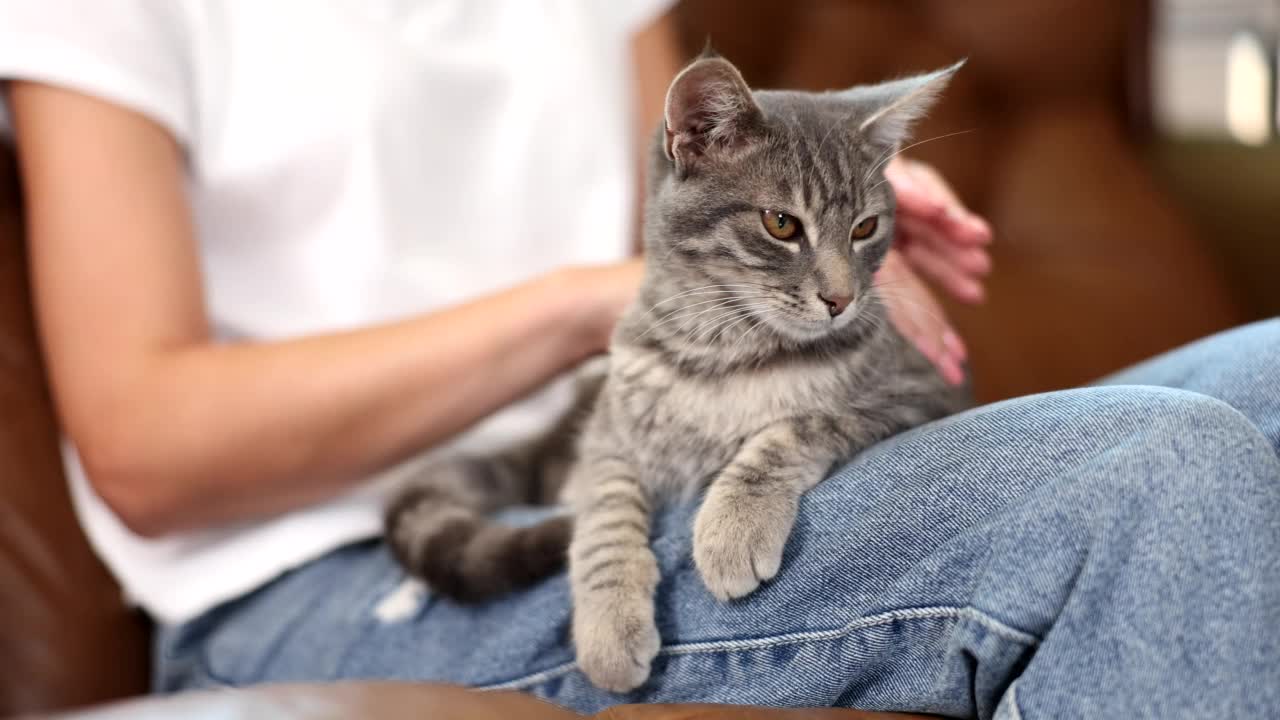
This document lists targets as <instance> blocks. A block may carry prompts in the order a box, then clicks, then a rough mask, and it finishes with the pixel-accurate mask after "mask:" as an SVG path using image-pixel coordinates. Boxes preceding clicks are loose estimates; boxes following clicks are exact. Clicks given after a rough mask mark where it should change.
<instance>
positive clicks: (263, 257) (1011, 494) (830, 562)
mask: <svg viewBox="0 0 1280 720" xmlns="http://www.w3.org/2000/svg"><path fill="white" fill-rule="evenodd" d="M661 11H662V7H661V3H646V2H635V3H612V2H611V3H590V2H587V1H586V0H581V1H578V2H573V1H569V0H566V1H565V2H560V3H549V2H548V3H543V4H534V3H501V2H480V1H475V0H472V1H471V2H465V3H463V2H436V3H426V2H411V1H408V0H403V1H400V0H383V1H381V2H376V3H371V2H359V3H356V2H350V3H346V2H340V1H339V0H332V1H330V2H311V3H306V4H285V3H238V2H234V1H233V0H210V1H209V2H204V3H197V2H193V1H192V2H156V1H153V0H99V1H98V2H95V3H92V4H90V3H76V2H73V1H72V0H56V1H51V0H42V1H40V2H35V1H34V0H27V1H23V0H0V76H3V77H5V78H7V79H9V80H11V81H12V82H10V83H9V85H8V87H7V102H8V106H9V110H10V114H11V116H12V120H13V125H14V130H15V137H16V140H17V144H18V149H19V155H20V160H21V163H22V173H23V181H24V185H25V189H26V197H27V203H28V211H29V221H30V232H31V241H32V248H31V249H32V262H33V277H34V284H35V290H36V300H37V305H38V312H39V320H40V327H41V334H42V338H43V341H44V343H45V347H46V352H47V355H48V359H49V368H50V373H51V377H52V382H53V389H54V393H55V397H56V400H57V403H58V408H59V412H60V415H61V418H62V422H63V426H64V428H65V431H66V434H67V437H68V440H69V442H68V446H67V447H68V451H67V460H68V470H69V474H70V476H71V481H72V484H73V490H74V496H75V498H76V501H77V509H78V511H79V513H80V517H81V520H82V522H83V523H84V525H85V527H86V530H87V532H88V533H89V535H90V537H91V539H92V540H93V542H94V544H95V547H96V548H97V549H98V551H99V553H100V554H101V555H102V556H103V558H104V560H105V561H106V562H107V563H108V565H109V566H110V567H111V569H112V570H113V571H114V572H115V574H116V575H117V577H118V578H119V579H120V580H121V582H122V584H123V586H124V587H125V588H126V590H127V592H129V593H130V595H131V596H132V597H133V598H134V599H135V600H136V601H137V602H138V603H139V604H140V605H141V606H142V607H143V608H145V609H146V610H147V611H148V612H149V613H151V615H152V616H153V617H155V618H156V619H157V620H158V621H159V622H160V624H161V626H162V627H161V631H160V633H159V641H158V646H157V653H158V654H157V658H156V659H157V680H156V684H157V687H158V688H159V689H164V690H173V689H180V688H187V687H197V686H202V685H210V684H225V683H229V684H242V683H254V682H262V681H269V680H325V679H335V678H343V677H403V678H420V679H430V680H442V681H450V682H464V683H468V684H472V685H485V686H506V687H518V688H522V689H528V690H530V691H533V692H536V693H538V694H541V695H543V696H546V697H550V698H552V699H554V700H556V701H558V702H563V703H566V704H570V705H573V706H575V707H578V708H581V709H591V708H597V707H600V706H602V705H606V704H610V703H612V702H616V701H618V700H619V698H617V697H613V696H609V695H607V694H605V693H601V692H599V691H597V690H595V689H594V688H592V687H590V685H589V684H587V683H586V681H585V679H584V678H583V677H582V676H581V675H580V674H579V673H577V672H575V671H574V668H573V666H572V663H571V660H572V654H571V649H570V647H569V644H568V642H567V638H566V637H565V628H566V627H567V618H568V613H569V607H568V601H567V593H566V591H565V587H564V583H563V581H562V580H555V581H551V582H548V583H545V584H543V585H541V586H539V587H537V588H535V589H533V590H531V591H529V592H527V593H522V594H520V595H518V596H516V597H513V598H510V599H508V600H505V601H502V602H499V603H495V604H493V605H488V606H484V607H479V608H464V607H458V606H455V605H452V604H450V603H446V602H442V601H438V600H436V599H435V598H434V597H432V596H430V595H423V593H422V591H421V589H420V588H418V587H417V586H416V585H412V584H404V578H403V576H402V574H401V573H400V572H399V571H398V569H396V567H395V566H394V564H393V563H392V562H390V560H389V559H388V557H387V555H386V552H385V549H384V548H383V547H382V545H381V543H380V542H378V541H377V540H376V535H377V533H378V531H379V516H380V513H379V509H380V503H381V501H382V499H383V498H384V497H385V493H386V489H387V487H388V486H390V485H394V484H395V482H396V480H397V477H399V476H401V475H402V474H403V473H406V472H411V471H412V463H409V464H405V461H408V460H410V458H412V457H414V456H415V455H416V454H417V453H418V452H419V451H420V450H421V449H423V448H432V447H438V446H443V445H454V446H463V445H465V446H471V447H476V448H488V447H494V446H497V445H501V444H503V443H505V442H508V441H510V440H512V439H514V438H516V437H519V436H521V435H524V434H527V433H529V432H532V431H534V430H536V429H537V428H538V427H539V425H540V423H543V422H545V421H546V419H547V418H548V417H550V416H552V415H553V414H554V412H555V410H556V409H557V408H559V407H562V406H563V403H564V397H563V395H564V393H563V388H560V387H558V386H555V385H553V386H552V387H551V388H549V389H546V390H540V388H543V386H544V385H546V384H547V383H548V382H549V381H551V380H552V379H553V378H555V377H556V376H557V375H558V374H560V373H561V372H562V371H564V370H566V369H568V368H570V367H572V366H573V365H574V364H575V363H577V362H578V361H580V360H581V359H583V358H586V357H588V356H590V355H592V354H595V353H598V352H600V351H601V350H602V349H603V348H604V346H605V342H606V338H607V337H608V334H609V330H610V328H611V326H612V324H613V322H614V320H615V318H617V316H618V315H619V313H620V312H621V310H622V308H623V307H625V305H626V304H627V302H629V300H630V298H631V295H632V293H633V291H634V288H635V286H636V284H637V282H638V272H639V270H638V265H637V263H636V262H635V261H634V260H631V261H629V260H627V259H626V258H627V257H628V256H629V255H630V254H631V252H630V251H631V248H632V242H631V238H632V237H633V228H632V227H631V225H632V222H631V218H633V217H634V212H633V210H632V207H633V205H634V203H633V202H632V200H633V197H634V196H635V194H636V193H635V190H634V188H635V187H636V183H634V182H633V181H632V179H631V175H632V172H631V170H632V169H633V168H635V167H637V165H638V164H637V163H636V162H635V161H634V158H635V157H636V156H637V154H638V150H639V147H640V146H641V145H642V144H643V143H644V142H645V141H646V138H647V137H648V136H649V131H650V129H651V128H652V126H653V124H654V123H655V122H656V119H657V118H658V116H659V112H658V108H659V107H660V106H661V101H662V94H663V90H664V89H665V84H666V81H667V80H668V79H669V78H670V76H671V75H672V74H673V72H674V70H675V68H676V63H677V59H676V57H675V53H674V52H673V50H672V48H673V43H672V40H671V34H670V29H669V27H668V26H667V21H665V20H662V19H655V18H658V15H659V14H660V12H661ZM641 28H646V29H643V30H641ZM628 48H631V49H632V50H633V51H634V53H635V60H634V62H631V61H629V59H628V57H627V52H626V50H627V49H628ZM633 66H634V69H635V70H636V71H637V72H636V74H635V76H634V78H635V81H634V89H635V91H636V101H635V103H634V106H635V113H636V114H635V116H634V117H628V115H627V113H626V110H625V109H626V108H627V107H628V106H629V105H631V104H632V103H630V102H629V101H628V97H627V96H626V88H627V87H628V86H629V85H631V84H632V83H631V82H630V81H631V79H632V76H631V70H632V67H633ZM892 179H893V182H894V184H895V189H896V190H897V191H898V192H899V195H900V198H901V201H902V202H901V205H902V207H901V212H902V213H903V215H904V222H903V223H902V224H903V226H904V227H905V228H907V232H908V235H907V236H906V237H903V238H900V241H901V242H903V243H904V245H905V246H907V247H909V248H913V249H912V250H911V254H910V255H909V257H911V258H912V259H913V261H914V262H913V263H911V264H912V265H914V266H916V267H918V268H920V269H921V270H923V271H925V272H927V273H929V274H931V275H933V276H934V279H935V280H938V281H940V282H941V284H942V285H943V287H945V288H946V289H948V290H949V291H951V292H953V293H954V294H956V295H957V296H958V297H961V298H962V299H968V300H976V299H979V298H980V296H981V285H980V282H979V279H980V277H981V275H982V274H983V273H984V272H985V271H986V267H987V261H986V255H985V252H984V251H983V250H982V246H983V245H984V244H985V243H986V242H987V241H988V240H989V231H988V230H987V228H986V226H985V224H984V223H983V222H982V221H981V220H979V219H977V218H974V217H973V216H972V215H970V214H969V213H967V212H966V211H964V210H963V208H961V207H960V206H959V204H958V203H957V202H956V201H955V199H954V197H953V196H952V195H951V194H950V193H949V192H948V191H947V189H946V187H945V185H944V184H942V183H941V181H940V180H938V179H937V177H936V175H934V174H932V173H931V172H930V171H928V170H927V169H925V168H921V167H919V166H915V165H910V164H905V163H899V164H897V165H895V167H894V170H893V175H892ZM886 273H888V274H889V275H890V277H889V278H888V280H890V281H892V282H894V283H897V284H901V285H904V286H906V287H909V288H911V290H910V294H905V293H903V294H897V293H896V294H895V295H903V296H905V297H908V298H910V300H909V302H907V303H906V304H904V305H900V306H897V307H895V308H894V317H895V322H897V323H898V324H899V326H900V327H901V328H902V329H903V330H904V331H905V332H907V333H908V334H909V335H911V336H912V337H913V338H915V339H916V340H917V343H918V344H920V345H921V347H922V349H924V350H925V351H926V352H927V353H928V354H929V355H930V356H931V357H932V358H934V360H935V362H937V364H938V366H939V368H940V370H941V371H942V372H943V373H944V374H945V375H947V376H948V377H951V378H953V379H954V378H956V377H957V375H958V368H959V364H960V363H961V362H962V361H963V353H964V351H963V346H962V345H961V344H960V342H959V341H958V339H956V338H955V337H954V334H953V333H950V331H949V330H947V329H946V328H945V327H944V326H941V325H939V324H938V322H936V321H933V320H931V319H930V318H931V315H933V314H936V306H934V305H932V304H931V301H930V300H929V296H928V294H927V291H925V290H924V289H923V287H922V286H921V285H920V284H919V282H918V281H917V280H916V278H915V275H914V274H913V269H912V267H911V266H910V265H908V264H907V263H906V262H904V261H903V260H901V259H898V258H895V259H894V260H893V261H892V262H891V263H890V264H889V266H888V268H887V269H886ZM922 306H923V307H924V308H926V310H925V311H921V310H920V309H919V308H920V307H922ZM928 308H933V310H928ZM1278 346H1280V330H1277V328H1276V326H1275V324H1274V323H1272V324H1270V325H1262V326H1256V327H1253V328H1249V329H1246V330H1241V331H1238V332H1237V333H1236V334H1233V335H1228V336H1223V337H1220V338H1216V339H1213V340H1210V341H1208V342H1207V343H1206V344H1204V345H1201V346H1198V347H1195V348H1192V349H1188V350H1184V351H1181V353H1179V354H1175V355H1173V356H1170V357H1168V358H1165V359H1162V360H1159V361H1156V362H1155V364H1153V365H1151V366H1148V367H1146V368H1142V369H1139V370H1135V371H1134V374H1133V375H1131V376H1129V378H1128V380H1129V381H1130V382H1133V383H1142V384H1145V385H1161V384H1163V385H1170V386H1176V387H1180V388H1183V389H1182V390H1169V389H1156V388H1150V387H1145V388H1138V387H1129V386H1126V387H1121V388H1105V389H1091V390H1081V391H1073V392H1068V393H1061V394H1056V395H1051V396H1043V397H1038V398H1029V399H1024V400H1019V401H1014V402H1010V403H1004V404H1001V405H996V406H992V407H988V408H982V409H979V410H977V411H974V412H971V413H968V414H965V415H963V416H960V417H957V418H953V419H951V420H949V421H946V422H943V423H939V424H937V425H934V426H931V427H929V428H926V429H922V430H920V431H917V432H913V433H908V434H906V435H904V436H902V437H900V438H896V439H894V440H893V441H890V442H888V443H885V444H883V445H881V446H879V447H877V448H875V449H873V450H872V451H870V452H868V453H865V454H864V455H863V456H861V457H859V458H858V459H857V460H856V461H855V462H854V463H853V464H852V465H851V466H850V467H848V468H845V469H844V470H842V471H840V472H839V473H837V474H836V476H834V477H833V478H831V479H830V480H828V481H827V482H825V483H823V484H821V485H820V486H819V487H818V488H817V489H816V490H814V491H813V492H812V493H811V494H810V496H809V497H807V498H806V503H805V508H804V511H803V514H802V518H801V519H800V521H799V522H798V523H797V526H796V530H795V540H793V546H794V547H795V548H797V550H795V551H794V557H792V556H788V560H787V570H786V572H784V573H782V574H781V575H780V576H779V578H778V579H777V580H776V581H775V582H773V583H771V584H770V585H769V586H768V587H767V588H766V589H764V590H762V591H761V592H759V593H757V594H755V595H753V596H752V597H751V598H749V599H747V600H745V601H742V602H739V603H734V604H728V605H726V604H720V603H717V602H715V601H714V600H713V599H712V598H710V596H709V595H707V594H706V593H705V591H704V590H702V587H701V585H700V583H699V581H698V580H697V578H696V576H695V575H694V574H693V573H692V572H691V568H690V566H689V562H688V560H687V556H688V551H687V548H688V538H687V528H688V526H689V523H688V518H687V516H684V515H682V514H681V512H682V511H677V512H674V513H673V514H672V515H671V516H670V517H668V518H664V520H665V522H664V523H660V525H661V530H660V532H659V534H658V537H657V539H656V541H655V549H656V551H657V554H658V556H659V560H660V563H661V565H662V568H663V577H664V579H665V584H664V586H663V587H662V588H661V589H660V591H659V603H660V608H665V609H660V611H659V614H660V616H661V617H663V618H664V620H663V622H665V623H667V625H666V626H664V627H663V628H662V631H663V637H664V640H665V641H667V642H669V643H670V645H669V646H668V647H667V648H666V649H665V650H664V652H663V654H662V655H660V657H659V660H658V661H657V663H656V664H655V668H654V670H655V674H654V679H653V680H652V681H651V683H650V684H649V685H647V686H645V687H644V688H642V689H641V691H639V693H638V694H637V695H636V696H635V697H634V698H632V699H637V700H660V699H663V700H691V699H696V700H728V701H735V702H758V703H771V704H800V703H803V704H848V705H858V706H864V707H885V708H900V709H916V710H930V711H936V712H947V713H955V714H978V715H981V716H984V717H988V716H992V715H993V714H1004V715H1008V716H1016V714H1017V713H1018V712H1022V713H1025V714H1027V715H1028V716H1032V717H1034V716H1036V715H1038V714H1068V715H1076V716H1090V715H1099V716H1100V715H1104V714H1105V715H1120V714H1124V713H1127V714H1134V715H1139V714H1145V713H1150V714H1164V715H1169V716H1174V715H1178V714H1185V715H1187V716H1188V717H1191V716H1203V715H1204V714H1206V712H1208V710H1209V709H1213V710H1214V711H1220V710H1221V709H1222V708H1224V707H1228V708H1233V709H1240V710H1242V711H1247V710H1249V709H1255V708H1261V707H1264V706H1269V705H1270V704H1274V701H1275V700H1276V695H1275V694H1276V692H1277V691H1276V688H1278V687H1280V682H1277V681H1276V680H1277V679H1278V678H1277V676H1276V673H1277V670H1276V669H1275V668H1276V667H1277V663H1275V662H1273V661H1274V648H1275V646H1276V640H1277V637H1276V632H1277V630H1276V628H1277V626H1280V618H1277V614H1278V613H1277V608H1276V606H1275V603H1274V601H1273V600H1272V598H1275V597H1278V596H1280V595H1278V594H1277V590H1278V589H1280V588H1278V587H1277V585H1278V584H1280V582H1278V580H1277V568H1276V563H1275V560H1274V558H1275V557H1276V554H1275V552H1274V550H1275V548H1276V547H1277V532H1278V531H1277V528H1276V524H1275V523H1274V517H1275V516H1276V513H1277V511H1278V510H1280V499H1278V498H1277V495H1278V493H1280V483H1277V482H1276V478H1277V477H1278V476H1280V469H1278V467H1280V461H1278V460H1277V457H1276V448H1277V446H1280V400H1278V399H1277V398H1276V397H1275V395H1274V389H1275V388H1277V387H1280V382H1276V380H1280V378H1277V377H1276V376H1277V371H1276V369H1275V367H1274V363H1270V364H1264V363H1262V362H1254V361H1251V360H1249V358H1257V357H1266V353H1268V352H1270V353H1271V354H1272V356H1274V355H1275V352H1276V350H1277V349H1280V347H1278ZM1251 363H1252V364H1251ZM1189 391H1196V392H1189ZM1200 393H1203V394H1200ZM1210 396H1213V397H1216V398H1219V399H1213V397H1210ZM1246 538H1247V541H1244V539H1246ZM1157 540H1158V542H1157ZM1259 549H1261V552H1260V551H1259ZM1268 660H1271V661H1272V662H1267V661H1268Z"/></svg>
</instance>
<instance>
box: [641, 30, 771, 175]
mask: <svg viewBox="0 0 1280 720" xmlns="http://www.w3.org/2000/svg"><path fill="white" fill-rule="evenodd" d="M665 120H666V138H665V142H664V147H665V149H666V152H667V159H669V160H671V161H672V162H674V163H675V165H676V171H677V173H678V174H679V175H680V176H681V177H683V176H685V175H687V174H688V173H689V171H690V170H691V169H692V168H694V167H696V166H697V164H698V162H699V161H701V160H702V159H703V158H705V157H708V156H712V155H715V154H717V153H731V152H734V151H735V150H738V149H740V148H741V147H742V146H743V145H745V144H746V143H748V142H750V141H752V140H753V139H755V138H756V137H758V136H759V134H760V132H761V131H762V129H763V126H764V115H763V114H762V113H761V112H760V108H759V106H757V105H756V102H755V100H754V99H752V97H751V89H750V88H748V87H747V83H746V81H744V80H743V79H742V74H741V73H739V72H738V69H737V68H736V67H734V66H733V64H732V63H730V62H729V61H728V60H725V59H724V58H722V57H720V56H719V55H716V54H715V53H714V51H711V50H710V49H707V50H703V53H702V55H701V56H700V57H699V58H698V59H697V60H695V61H693V63H692V64H690V65H689V66H688V67H686V68H685V69H684V70H682V71H681V72H680V74H679V75H677V76H676V78H675V80H672V81H671V88H670V89H669V90H667V104H666V116H665Z"/></svg>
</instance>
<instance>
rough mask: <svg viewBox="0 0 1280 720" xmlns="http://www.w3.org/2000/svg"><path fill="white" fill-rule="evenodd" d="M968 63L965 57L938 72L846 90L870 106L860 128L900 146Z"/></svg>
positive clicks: (875, 138)
mask: <svg viewBox="0 0 1280 720" xmlns="http://www.w3.org/2000/svg"><path fill="white" fill-rule="evenodd" d="M964 64H965V61H964V60H961V61H960V62H958V63H956V64H955V65H952V66H951V67H948V68H944V69H942V70H938V71H936V72H931V73H925V74H924V75H916V76H913V77H908V78H903V79H901V80H891V81H889V82H886V83H880V84H878V85H866V86H862V87H855V88H852V89H850V90H847V91H845V93H844V95H845V97H846V98H847V99H849V100H851V101H853V102H856V103H858V104H860V105H863V106H866V107H868V108H869V109H870V110H869V112H870V114H869V115H867V116H866V119H864V120H863V121H862V122H861V124H860V125H859V126H858V132H859V133H861V134H862V135H863V136H864V137H865V138H866V139H867V141H868V142H871V143H873V144H875V145H880V146H883V147H884V148H886V150H897V149H898V148H899V147H901V146H902V143H903V142H905V141H906V139H907V137H908V136H909V135H910V133H911V126H912V125H914V124H915V122H916V121H917V120H919V119H920V118H922V117H924V115H925V114H926V113H928V112H929V110H930V109H931V108H932V107H933V106H934V104H935V103H936V102H937V101H938V96H939V95H941V94H942V91H943V90H944V89H946V87H947V84H948V83H950V82H951V78H952V77H953V76H954V75H955V74H956V72H957V71H959V70H960V68H961V67H964Z"/></svg>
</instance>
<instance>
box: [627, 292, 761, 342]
mask: <svg viewBox="0 0 1280 720" xmlns="http://www.w3.org/2000/svg"><path fill="white" fill-rule="evenodd" d="M755 299H756V298H754V297H732V298H727V299H722V300H715V301H712V302H714V303H716V304H714V305H712V306H711V307H707V308H702V309H700V310H695V311H693V312H692V313H690V312H688V310H689V308H681V309H679V310H675V311H673V312H671V313H668V314H667V315H666V316H665V317H663V318H662V319H661V320H659V321H658V322H655V323H653V324H652V325H650V326H649V327H648V329H646V330H645V331H644V332H643V333H641V334H640V335H639V337H637V338H636V339H637V340H639V339H640V338H643V337H644V336H646V335H648V334H649V333H651V332H653V331H654V330H656V329H658V328H659V327H662V326H663V325H666V324H667V323H669V322H676V321H680V320H683V321H684V323H682V324H681V325H680V327H679V328H678V331H680V330H683V329H684V327H685V326H686V325H688V323H689V321H691V320H693V319H694V318H697V317H699V316H702V315H705V314H707V313H710V312H715V311H716V310H720V309H722V308H725V307H728V306H730V305H732V304H734V303H739V302H750V301H753V300H755Z"/></svg>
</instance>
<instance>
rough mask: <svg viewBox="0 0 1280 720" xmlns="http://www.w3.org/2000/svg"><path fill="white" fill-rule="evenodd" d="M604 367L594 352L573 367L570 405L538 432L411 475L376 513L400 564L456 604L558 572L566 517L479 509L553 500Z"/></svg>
mask: <svg viewBox="0 0 1280 720" xmlns="http://www.w3.org/2000/svg"><path fill="white" fill-rule="evenodd" d="M607 370H608V363H607V360H603V359H601V360H598V361H591V362H588V363H586V364H584V365H583V366H582V367H580V368H579V369H578V371H577V372H576V380H577V382H576V393H575V400H574V403H573V406H572V407H570V408H569V410H568V411H567V412H565V414H564V415H563V416H562V417H561V418H560V419H559V421H558V422H557V423H556V424H555V425H554V426H553V427H552V428H551V429H549V430H548V431H547V432H546V433H544V434H542V435H541V436H540V437H537V438H534V439H533V440H532V441H531V442H529V443H527V444H524V445H521V446H518V447H515V448H511V449H510V450H508V451H507V452H505V453H501V454H498V455H496V456H493V457H471V456H457V457H452V458H448V459H446V460H444V461H442V462H437V463H436V464H434V465H431V466H429V467H427V468H426V470H425V472H423V473H422V474H421V475H420V476H419V477H418V478H417V479H416V481H415V482H411V483H410V484H409V485H408V486H407V487H406V488H405V489H404V490H403V491H402V493H401V494H400V495H399V497H397V498H396V499H395V500H393V501H392V503H391V505H390V506H389V507H388V509H387V514H386V538H387V544H388V545H389V546H390V548H391V552H392V554H393V555H394V556H395V558H396V560H398V561H399V563H400V565H401V566H403V567H404V568H405V570H407V571H409V573H411V574H413V575H415V576H417V577H419V578H422V579H423V580H425V581H427V584H429V585H430V586H431V588H432V589H433V590H435V591H437V592H439V593H440V594H442V595H445V596H448V597H450V598H453V599H455V600H459V601H462V602H480V601H483V600H487V599H490V598H494V597H497V596H498V595H502V594H505V593H508V592H513V591H515V590H519V589H522V588H525V587H528V586H529V585H532V584H533V583H535V582H537V581H539V580H541V579H542V578H545V577H547V576H549V575H553V574H555V573H557V572H559V571H560V570H562V569H563V568H564V566H565V564H566V562H567V560H568V556H569V539H570V537H571V536H572V535H573V520H572V518H571V517H569V516H567V515H566V516H557V517H553V518H550V519H548V520H544V521H543V522H541V523H538V524H537V525H532V526H528V527H512V526H509V525H501V524H499V523H496V522H493V521H492V520H490V519H489V517H488V516H489V514H490V513H492V512H494V511H495V510H499V509H501V508H504V507H511V506H517V505H551V504H555V503H556V502H557V501H558V499H559V496H560V489H561V487H562V486H563V485H564V482H565V480H566V478H567V477H568V474H569V470H570V468H571V466H572V465H573V463H574V460H575V457H576V454H577V453H576V444H577V443H576V441H577V436H578V431H579V428H580V427H581V424H582V422H583V421H584V420H585V419H586V417H587V416H588V415H589V414H590V412H591V409H592V408H593V407H594V405H595V402H596V398H597V397H598V396H599V394H600V388H601V386H602V385H603V383H604V378H605V375H606V372H607Z"/></svg>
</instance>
